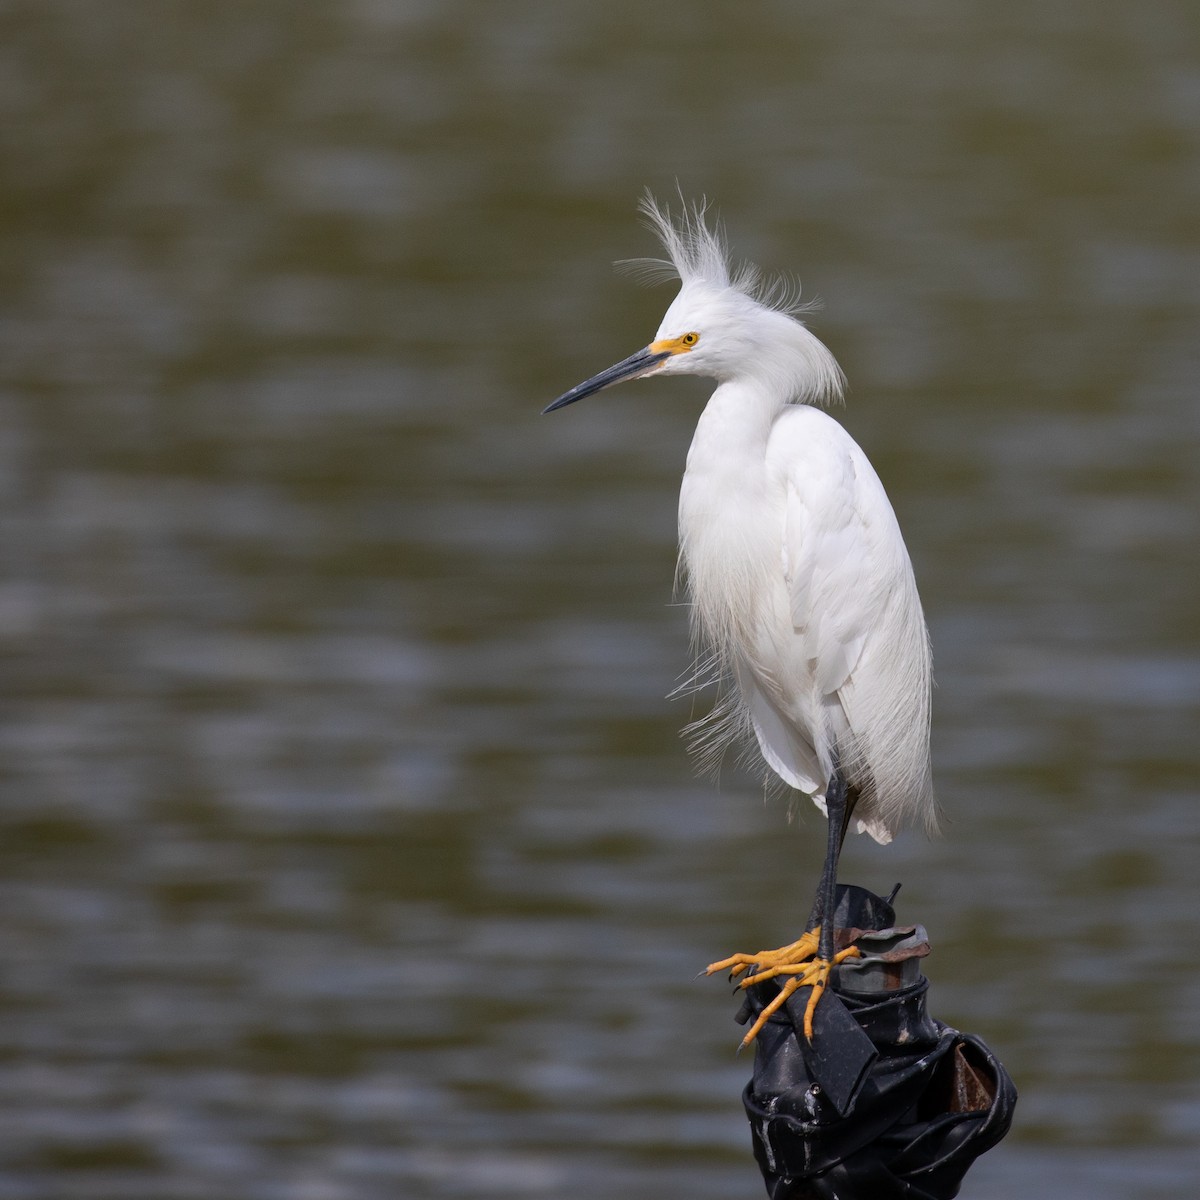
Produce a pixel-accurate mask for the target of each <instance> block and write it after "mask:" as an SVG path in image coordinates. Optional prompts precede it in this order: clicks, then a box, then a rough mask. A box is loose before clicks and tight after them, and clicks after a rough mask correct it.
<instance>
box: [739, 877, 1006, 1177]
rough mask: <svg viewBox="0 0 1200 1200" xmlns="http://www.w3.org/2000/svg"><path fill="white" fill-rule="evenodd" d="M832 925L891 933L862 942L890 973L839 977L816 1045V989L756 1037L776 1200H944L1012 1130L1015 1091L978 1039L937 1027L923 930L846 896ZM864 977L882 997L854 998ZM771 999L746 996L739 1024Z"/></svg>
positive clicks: (757, 1110)
mask: <svg viewBox="0 0 1200 1200" xmlns="http://www.w3.org/2000/svg"><path fill="white" fill-rule="evenodd" d="M837 925H838V927H839V929H841V928H850V929H852V930H854V931H855V932H856V933H860V934H861V932H862V930H864V929H865V930H880V929H882V930H884V933H882V934H870V933H868V934H867V935H866V936H865V937H863V938H861V939H856V942H857V944H858V945H859V946H860V947H862V948H864V950H865V951H866V953H867V954H868V955H869V956H871V955H872V952H873V951H876V952H878V953H877V954H875V956H874V964H882V967H883V970H882V972H879V971H876V973H875V975H874V976H870V975H869V974H864V973H861V972H845V971H839V972H838V974H837V977H836V978H835V981H834V989H833V990H832V991H830V992H827V993H826V994H825V995H824V996H823V997H822V999H821V1001H820V1003H819V1004H818V1006H817V1010H816V1020H815V1029H814V1035H813V1041H812V1043H811V1044H809V1043H808V1041H807V1040H806V1039H805V1037H804V1031H803V1019H804V1007H805V1002H806V1000H807V997H808V989H807V988H801V989H800V990H799V991H798V992H797V993H796V994H795V995H794V996H793V997H792V998H791V999H790V1000H789V1001H788V1003H787V1005H786V1006H785V1007H784V1008H783V1009H782V1010H781V1011H780V1012H778V1013H776V1014H775V1015H774V1016H773V1017H772V1018H771V1019H770V1020H769V1021H768V1022H767V1023H766V1025H765V1026H764V1027H763V1029H762V1031H761V1032H760V1033H759V1035H758V1038H757V1040H756V1042H755V1063H754V1076H753V1078H752V1079H751V1081H750V1083H749V1084H748V1085H747V1087H746V1090H745V1092H744V1094H743V1097H742V1098H743V1101H744V1103H745V1106H746V1115H747V1116H748V1117H749V1119H750V1126H751V1130H752V1133H753V1139H754V1154H755V1158H756V1159H757V1160H758V1165H759V1168H760V1169H761V1171H762V1174H763V1179H764V1181H765V1182H766V1185H767V1193H768V1195H769V1196H770V1197H771V1200H899V1198H903V1200H949V1198H950V1197H953V1196H956V1195H957V1194H958V1190H959V1187H960V1186H961V1184H962V1180H963V1176H964V1175H965V1174H966V1172H967V1170H968V1168H969V1167H970V1166H971V1164H972V1163H973V1162H974V1161H975V1159H976V1158H977V1157H978V1156H979V1155H980V1154H982V1153H983V1152H984V1151H985V1150H989V1149H991V1147H993V1146H994V1145H996V1143H997V1142H999V1141H1000V1139H1001V1138H1003V1137H1004V1135H1005V1134H1006V1133H1007V1132H1008V1129H1009V1125H1010V1124H1011V1122H1012V1112H1013V1107H1014V1105H1015V1103H1016V1098H1017V1093H1016V1088H1015V1087H1014V1086H1013V1082H1012V1080H1011V1079H1010V1078H1009V1076H1008V1073H1007V1072H1006V1071H1005V1070H1004V1067H1003V1066H1002V1065H1001V1064H1000V1062H999V1061H998V1060H997V1058H996V1057H995V1055H994V1054H992V1052H991V1051H990V1050H989V1049H988V1047H987V1046H986V1045H984V1043H983V1042H982V1041H980V1039H979V1038H977V1037H973V1036H971V1035H969V1034H963V1033H959V1031H958V1030H956V1029H952V1028H950V1027H949V1026H948V1025H944V1024H943V1023H942V1022H940V1021H936V1020H934V1019H933V1018H932V1017H930V1016H929V1013H928V1011H927V1008H926V996H927V993H928V989H929V983H928V980H926V979H925V978H924V977H923V976H921V975H920V974H919V972H918V971H917V969H916V960H919V958H920V957H921V956H922V955H923V954H925V953H927V952H928V946H927V944H926V943H925V942H924V940H923V938H924V931H923V930H921V929H920V927H906V928H902V929H900V930H896V929H895V928H894V914H893V913H892V909H891V906H890V905H889V904H888V902H887V901H885V900H882V899H881V898H880V897H878V896H875V895H873V894H872V893H870V892H866V891H864V890H863V889H861V888H853V887H845V886H843V887H841V888H839V890H838V915H837ZM895 946H900V947H901V949H899V950H895V949H893V947H895ZM879 947H883V950H882V951H880V950H879ZM863 965H865V966H866V967H867V968H868V970H869V969H870V967H871V966H872V965H873V964H872V963H871V962H867V963H864V964H863ZM856 975H857V976H858V978H859V981H861V980H863V979H868V978H870V979H871V980H872V984H873V990H871V991H869V992H867V991H862V992H854V991H851V990H848V988H847V986H846V984H847V982H855V981H856V979H855V976H856ZM909 980H912V982H909ZM881 981H882V982H881ZM775 992H776V988H775V985H774V984H772V983H770V982H768V983H764V984H762V985H761V986H760V987H758V988H752V989H750V990H749V991H748V992H747V1001H748V1003H747V1009H748V1011H746V1010H744V1011H743V1013H742V1014H741V1019H743V1020H744V1019H745V1018H746V1017H747V1016H748V1015H751V1014H753V1013H756V1012H758V1011H761V1009H762V1007H763V1006H764V1005H765V1004H767V1003H768V1002H769V1001H770V1000H771V998H772V997H773V996H774V994H775Z"/></svg>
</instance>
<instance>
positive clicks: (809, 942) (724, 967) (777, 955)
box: [704, 927, 820, 982]
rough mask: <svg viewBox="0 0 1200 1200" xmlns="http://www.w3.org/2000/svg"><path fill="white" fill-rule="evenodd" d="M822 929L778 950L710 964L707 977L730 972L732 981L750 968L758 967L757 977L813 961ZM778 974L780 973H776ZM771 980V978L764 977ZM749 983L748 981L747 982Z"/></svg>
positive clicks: (735, 957) (764, 951) (706, 968)
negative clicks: (765, 971) (770, 971)
mask: <svg viewBox="0 0 1200 1200" xmlns="http://www.w3.org/2000/svg"><path fill="white" fill-rule="evenodd" d="M819 934H820V928H819V927H818V928H817V929H811V930H809V932H808V933H806V934H804V936H803V937H801V938H798V939H797V940H796V941H794V942H792V944H791V945H790V946H780V947H779V949H778V950H759V951H757V952H756V953H755V954H731V955H730V956H729V957H728V958H723V959H721V961H720V962H715V963H709V964H708V966H707V967H705V968H704V974H705V975H715V974H716V973H717V972H718V971H728V972H729V978H730V979H736V978H737V977H738V976H739V975H741V974H742V973H743V972H745V971H746V969H747V968H748V967H758V968H759V970H758V971H756V972H754V973H753V977H754V978H756V979H757V977H758V976H759V975H760V974H761V973H762V971H764V970H775V968H777V967H783V966H790V965H795V964H797V963H801V962H804V961H805V960H807V959H811V958H812V957H813V955H815V954H816V952H817V938H818V935H819ZM776 973H778V972H777V971H776ZM762 978H764V979H769V978H771V976H769V975H763V976H762ZM747 982H748V981H747Z"/></svg>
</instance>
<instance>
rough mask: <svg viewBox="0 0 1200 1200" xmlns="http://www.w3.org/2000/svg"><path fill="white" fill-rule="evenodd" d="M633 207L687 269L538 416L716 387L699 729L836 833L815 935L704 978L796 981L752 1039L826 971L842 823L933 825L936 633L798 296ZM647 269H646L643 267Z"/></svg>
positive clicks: (690, 545) (869, 827)
mask: <svg viewBox="0 0 1200 1200" xmlns="http://www.w3.org/2000/svg"><path fill="white" fill-rule="evenodd" d="M641 207H642V212H643V213H644V214H645V216H646V218H647V220H648V223H649V225H650V226H651V228H652V229H653V230H654V231H655V232H656V233H657V235H658V237H659V238H660V240H661V241H662V244H663V246H664V248H665V250H666V252H667V256H668V259H669V261H665V260H664V261H662V262H657V260H650V261H649V265H648V267H647V269H648V270H650V271H651V272H657V273H658V274H659V275H663V276H669V277H671V278H674V277H678V279H679V282H680V284H681V287H680V290H679V293H678V295H677V296H676V297H675V299H674V301H673V302H672V303H671V305H670V307H669V308H668V309H667V313H666V316H665V317H664V318H663V321H662V324H661V326H660V327H659V330H658V333H657V334H656V335H655V337H654V339H653V341H651V342H650V344H649V345H648V346H646V347H645V349H642V350H639V351H637V353H636V354H632V355H630V357H629V358H626V359H624V360H623V361H621V362H619V363H617V364H616V365H615V366H613V367H609V368H608V370H606V371H601V372H600V374H599V375H596V376H593V377H592V378H591V379H589V380H587V381H586V382H584V383H581V384H579V385H578V386H577V387H574V388H572V389H571V390H570V391H569V392H566V393H565V394H563V395H562V396H560V397H559V398H558V399H557V400H555V401H554V403H553V404H550V405H548V406H547V407H546V409H545V412H552V411H553V410H554V409H557V408H562V407H564V406H565V405H568V404H573V403H574V402H575V401H576V400H582V399H583V398H584V397H585V396H590V395H592V394H593V393H594V392H598V391H600V389H601V388H606V387H609V386H610V385H612V384H614V383H620V382H623V381H625V380H630V379H638V378H640V377H642V376H646V375H702V376H706V377H709V378H712V379H715V380H716V381H717V389H716V391H715V392H713V394H712V396H711V397H710V398H709V401H708V404H707V405H706V406H705V408H704V411H703V413H702V415H701V417H700V420H699V422H698V424H697V426H696V432H695V435H694V437H693V438H692V444H691V448H690V449H689V451H688V455H687V467H686V470H685V471H684V475H683V484H682V488H681V491H680V495H679V550H680V565H681V568H682V575H683V578H684V579H685V580H686V583H687V587H688V591H689V596H690V601H691V615H692V626H693V634H694V637H695V640H696V643H697V646H698V658H697V662H698V664H699V665H698V668H697V675H698V676H706V677H716V678H719V679H721V680H722V681H723V682H724V684H725V685H726V686H725V693H724V695H725V698H724V700H723V701H722V702H720V703H719V704H718V705H717V706H716V708H715V709H714V711H713V713H712V714H711V715H710V717H708V718H706V719H705V720H704V721H701V722H698V723H697V726H698V728H696V727H693V732H694V733H696V734H697V741H698V743H699V745H700V749H701V751H702V752H703V753H708V754H713V755H716V756H719V754H720V753H721V752H722V751H723V750H724V748H725V746H726V745H727V744H728V743H729V742H730V741H733V740H737V739H739V738H744V739H745V740H746V741H747V743H748V744H749V745H751V746H753V745H757V748H758V750H759V751H760V752H761V755H762V759H763V761H764V763H765V766H766V767H767V768H768V769H769V772H770V773H773V774H774V775H776V776H778V777H779V779H781V780H782V781H783V782H784V783H785V784H787V785H788V786H789V787H791V788H795V789H796V790H797V791H799V792H801V793H803V794H805V795H807V796H809V797H810V798H811V799H812V800H813V802H814V803H815V804H816V805H817V807H818V808H819V809H821V810H822V812H824V813H825V815H826V817H827V819H828V824H829V829H828V842H827V848H826V854H825V864H824V869H823V871H822V874H821V881H820V884H819V885H818V888H817V894H816V899H815V901H814V904H813V908H812V913H811V915H810V917H809V922H808V926H807V929H806V932H805V933H804V936H803V937H801V938H800V939H799V940H798V941H796V942H793V943H792V944H791V945H789V946H784V947H782V948H780V949H779V950H770V951H758V952H756V953H753V954H735V955H733V956H731V957H730V958H727V959H724V960H722V961H721V962H716V963H713V964H711V965H710V966H709V967H708V974H712V973H713V972H715V971H722V970H729V971H730V974H731V977H732V978H736V977H738V976H742V979H741V981H740V986H742V987H749V986H751V985H753V984H757V983H760V982H762V981H763V980H766V979H771V978H775V977H783V976H786V979H785V980H784V981H783V984H782V986H781V988H780V991H779V994H778V995H777V996H776V997H775V998H774V999H773V1000H772V1002H771V1004H769V1005H768V1006H767V1007H766V1008H765V1009H764V1011H763V1013H762V1014H761V1015H760V1017H759V1019H758V1021H756V1022H755V1024H754V1025H753V1026H752V1028H751V1029H750V1031H749V1032H748V1033H747V1035H746V1037H745V1038H744V1039H743V1045H746V1044H748V1043H749V1042H751V1041H752V1040H753V1039H754V1037H755V1036H756V1035H757V1033H758V1031H759V1030H760V1029H761V1028H762V1024H763V1023H764V1022H765V1021H766V1019H767V1018H768V1017H769V1016H770V1015H771V1013H772V1012H774V1011H776V1010H777V1009H778V1008H779V1007H780V1006H781V1005H782V1004H783V1003H784V1002H785V1001H786V999H787V998H788V997H789V996H790V995H792V994H793V993H794V992H795V991H796V990H798V989H799V988H801V987H809V988H810V994H809V997H808V1000H807V1004H806V1006H805V1016H804V1027H805V1033H806V1035H807V1037H808V1038H809V1040H811V1039H812V1036H813V1015H814V1012H815V1010H816V1006H817V1003H818V1001H819V999H820V997H821V995H822V993H823V991H824V989H825V987H826V986H827V984H828V981H829V977H830V974H831V972H832V970H833V967H834V966H836V965H837V963H839V962H841V961H843V960H844V959H845V958H847V957H851V956H853V955H856V954H857V953H858V952H857V950H856V949H854V948H853V947H852V946H850V947H845V948H843V949H840V950H837V949H836V942H835V936H834V934H835V931H834V928H833V916H834V906H835V897H836V891H837V869H838V859H839V857H840V854H841V849H842V843H843V842H844V840H845V836H846V832H847V829H848V828H849V826H850V823H851V821H852V820H853V821H855V822H856V823H857V829H858V832H860V833H862V832H865V833H868V834H870V835H871V836H872V837H873V838H874V839H875V840H876V841H878V842H884V843H886V842H889V841H891V839H892V835H893V833H894V832H895V831H896V830H897V829H898V828H899V827H900V826H902V825H904V824H908V823H922V824H924V825H925V826H926V827H927V828H929V829H932V828H933V827H934V826H935V824H936V810H935V804H934V799H933V786H932V775H931V769H930V762H929V716H930V687H931V681H932V672H931V663H930V651H929V639H928V635H927V633H926V629H925V620H924V616H923V615H922V612H921V602H920V599H919V597H918V595H917V587H916V583H915V581H914V579H913V572H912V564H911V563H910V561H909V556H908V551H907V549H906V547H905V545H904V539H903V537H902V536H901V533H900V527H899V525H898V524H897V522H896V516H895V513H894V512H893V511H892V506H891V504H890V503H889V501H888V498H887V494H886V493H885V492H884V489H883V485H882V484H881V483H880V481H879V477H878V476H877V475H876V474H875V471H874V469H873V468H872V466H871V464H870V462H868V461H867V457H866V455H865V454H864V453H863V452H862V450H861V449H859V447H858V445H857V444H856V443H855V442H854V441H853V439H852V438H851V437H850V435H849V434H848V433H846V431H845V430H844V429H843V428H842V427H841V425H839V424H838V423H837V422H836V421H834V420H833V419H832V418H831V417H829V416H827V415H826V414H825V413H824V412H822V411H821V410H820V409H817V408H814V407H812V404H813V403H814V402H822V401H825V402H827V401H831V400H836V399H839V398H840V397H841V391H842V386H843V376H842V372H841V368H840V367H839V366H838V364H837V362H836V361H835V360H834V357H833V355H832V354H831V353H830V352H829V350H828V349H827V348H826V347H825V346H824V345H823V344H822V343H821V342H820V341H818V340H817V338H816V337H815V336H814V335H813V334H812V333H810V332H809V330H808V329H807V328H806V327H805V326H804V324H803V323H802V321H801V320H800V319H799V317H800V314H801V313H802V311H803V308H802V306H801V305H800V304H799V303H798V294H797V293H796V291H795V289H792V288H789V287H787V286H785V285H781V284H776V285H773V286H769V285H765V284H764V282H763V280H762V277H761V276H760V275H759V273H758V271H757V270H756V269H755V268H753V267H749V266H743V267H741V268H740V269H736V270H735V269H733V268H731V266H730V261H729V256H728V253H727V250H726V247H725V242H724V238H723V235H722V233H721V231H720V229H719V228H718V229H713V228H710V227H709V225H708V223H707V222H706V220H705V210H704V207H703V205H697V206H693V207H691V208H689V207H688V206H686V205H685V206H684V209H683V212H682V214H681V216H680V218H679V219H678V220H673V219H672V216H671V214H670V212H669V211H668V210H667V209H666V208H663V207H660V206H659V205H657V204H656V203H655V201H654V199H653V197H651V196H650V195H649V194H647V196H646V198H645V200H644V201H643V203H642V206H641ZM643 265H644V266H646V264H643Z"/></svg>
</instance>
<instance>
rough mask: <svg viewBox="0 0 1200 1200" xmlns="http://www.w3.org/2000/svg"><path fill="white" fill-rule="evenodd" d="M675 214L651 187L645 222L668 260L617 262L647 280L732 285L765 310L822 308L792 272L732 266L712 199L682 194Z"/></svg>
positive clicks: (791, 312) (641, 207) (643, 208)
mask: <svg viewBox="0 0 1200 1200" xmlns="http://www.w3.org/2000/svg"><path fill="white" fill-rule="evenodd" d="M679 201H680V212H679V217H678V219H676V218H674V217H673V215H672V213H671V210H670V208H669V207H668V206H667V205H666V204H660V203H659V202H658V201H657V200H655V198H654V196H653V195H652V194H651V192H650V190H649V189H648V188H647V190H646V193H645V195H644V196H643V197H642V199H641V202H640V203H639V204H638V211H639V212H641V214H642V216H643V217H644V218H645V222H646V226H647V228H649V229H650V230H651V231H652V232H653V233H654V234H655V236H656V237H657V238H658V240H659V241H660V242H661V243H662V246H663V249H664V250H665V251H666V252H667V257H666V258H628V259H622V260H621V261H620V262H618V263H617V267H618V268H619V269H620V270H621V271H623V272H624V273H626V274H628V275H631V276H633V277H634V278H635V279H637V280H638V281H639V282H642V283H665V282H671V281H673V280H676V279H678V280H679V281H680V283H682V284H685V285H686V284H689V283H701V284H704V285H705V286H707V287H710V288H717V289H720V288H732V289H733V290H734V291H736V292H741V293H742V294H743V295H744V296H748V297H749V298H750V299H751V300H753V301H754V302H755V303H757V304H761V305H762V306H763V307H764V308H771V309H774V310H775V311H776V312H782V313H787V314H788V316H792V317H799V316H802V315H803V314H804V313H809V312H813V311H814V310H815V309H818V308H820V306H821V305H820V301H819V300H802V299H801V295H800V280H799V279H796V278H794V277H793V276H789V275H773V276H770V277H768V276H766V275H764V274H763V272H762V271H761V270H760V269H759V268H758V267H757V266H756V265H755V264H754V263H750V262H743V263H739V264H738V265H737V266H736V267H734V266H731V263H730V256H729V247H728V245H727V244H726V241H725V229H724V226H723V225H722V224H721V222H720V221H719V220H718V221H716V222H714V224H713V225H712V226H710V225H709V224H708V221H707V220H706V217H707V215H708V201H707V199H705V198H704V197H701V198H700V199H699V200H698V201H694V202H692V203H690V204H689V203H688V201H687V200H685V199H684V198H683V196H682V194H681V195H680V197H679Z"/></svg>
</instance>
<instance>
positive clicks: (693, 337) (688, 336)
mask: <svg viewBox="0 0 1200 1200" xmlns="http://www.w3.org/2000/svg"><path fill="white" fill-rule="evenodd" d="M699 340H700V335H699V334H698V333H685V334H684V335H683V337H681V338H680V339H679V341H680V344H681V345H684V346H694V345H695V344H696V343H697V342H698V341H699Z"/></svg>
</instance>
